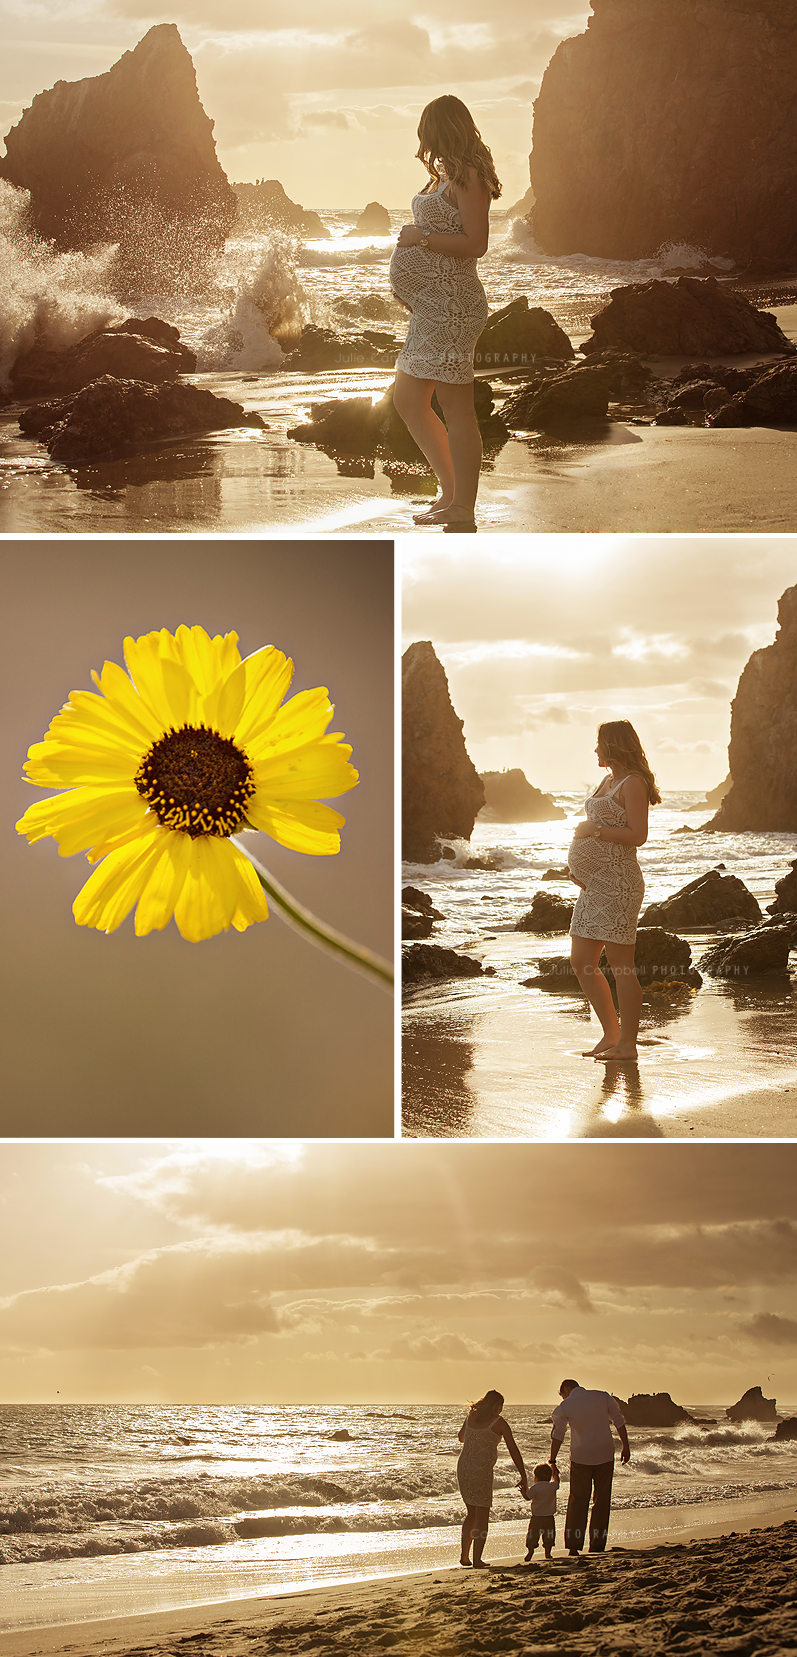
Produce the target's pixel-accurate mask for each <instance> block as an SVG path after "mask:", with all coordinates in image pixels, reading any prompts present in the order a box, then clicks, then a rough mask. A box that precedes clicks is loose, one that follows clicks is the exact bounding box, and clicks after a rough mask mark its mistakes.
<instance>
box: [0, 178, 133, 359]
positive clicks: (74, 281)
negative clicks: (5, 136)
mask: <svg viewBox="0 0 797 1657" xmlns="http://www.w3.org/2000/svg"><path fill="white" fill-rule="evenodd" d="M29 206H30V196H29V193H28V191H27V190H16V189H14V187H13V185H11V184H6V183H5V181H4V180H1V179H0V294H2V300H1V301H0V385H3V386H7V385H8V383H9V374H10V372H11V369H12V368H13V366H14V363H15V362H16V360H17V358H18V357H20V356H22V355H23V353H24V352H26V351H29V350H30V349H31V347H32V346H34V345H40V346H43V347H44V348H45V349H46V350H51V351H57V350H62V349H63V348H64V347H65V346H68V345H72V344H74V342H75V341H76V340H78V339H80V338H81V337H82V335H83V334H88V333H90V332H91V330H92V329H93V328H101V327H103V326H104V324H105V323H107V322H112V321H121V319H122V317H123V315H124V312H123V311H121V310H120V309H119V305H118V302H117V300H116V299H115V298H114V296H113V294H112V293H111V291H110V283H109V271H110V266H111V263H112V261H113V258H114V255H115V252H116V249H115V248H114V247H112V246H108V247H104V248H102V249H101V250H100V251H99V252H97V253H95V254H87V253H56V251H55V249H54V248H53V246H52V244H51V243H50V242H45V241H42V239H41V237H40V236H37V235H36V234H35V232H34V231H33V230H32V229H31V228H30V223H29V218H28V211H29Z"/></svg>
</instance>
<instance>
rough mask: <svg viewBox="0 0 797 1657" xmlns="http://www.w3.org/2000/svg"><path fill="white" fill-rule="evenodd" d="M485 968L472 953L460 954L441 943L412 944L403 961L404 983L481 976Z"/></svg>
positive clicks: (402, 975) (402, 973) (402, 976)
mask: <svg viewBox="0 0 797 1657" xmlns="http://www.w3.org/2000/svg"><path fill="white" fill-rule="evenodd" d="M483 972H484V968H483V967H482V964H481V962H480V961H474V960H473V959H472V957H471V956H470V955H458V954H457V953H456V951H455V950H453V949H443V947H442V945H441V944H411V945H410V948H409V949H405V951H404V954H403V956H402V962H401V978H402V983H403V984H405V985H407V984H417V983H419V982H420V980H421V979H422V978H480V977H481V976H482V974H483Z"/></svg>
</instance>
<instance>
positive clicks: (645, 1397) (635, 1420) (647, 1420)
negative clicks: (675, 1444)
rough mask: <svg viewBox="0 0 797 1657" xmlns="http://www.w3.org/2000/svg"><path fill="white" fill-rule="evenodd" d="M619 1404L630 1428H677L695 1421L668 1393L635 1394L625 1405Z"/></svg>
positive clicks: (620, 1401) (621, 1402) (619, 1400)
mask: <svg viewBox="0 0 797 1657" xmlns="http://www.w3.org/2000/svg"><path fill="white" fill-rule="evenodd" d="M617 1402H618V1403H619V1405H620V1408H621V1410H622V1412H623V1415H624V1416H625V1420H626V1426H628V1427H677V1426H678V1425H679V1423H680V1422H681V1421H695V1420H696V1417H695V1416H694V1415H690V1414H689V1411H688V1410H685V1409H684V1408H683V1407H682V1405H681V1404H674V1403H673V1400H672V1399H671V1397H670V1394H669V1393H668V1392H633V1393H632V1394H631V1397H630V1398H629V1400H628V1403H627V1404H626V1403H624V1402H623V1399H622V1398H619V1399H618V1400H617Z"/></svg>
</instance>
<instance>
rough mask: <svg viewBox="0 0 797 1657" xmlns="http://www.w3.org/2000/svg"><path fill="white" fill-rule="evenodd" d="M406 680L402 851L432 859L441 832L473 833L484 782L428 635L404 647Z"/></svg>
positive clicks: (445, 835) (418, 859)
mask: <svg viewBox="0 0 797 1657" xmlns="http://www.w3.org/2000/svg"><path fill="white" fill-rule="evenodd" d="M401 684H402V799H401V815H402V852H403V856H404V857H405V858H407V859H408V860H409V861H410V862H413V863H433V862H435V861H436V860H437V858H438V857H439V856H440V851H439V847H438V840H439V839H440V838H441V837H442V838H457V839H463V840H469V839H470V836H471V833H472V831H473V825H474V823H475V821H476V814H477V812H478V811H479V810H480V808H481V807H482V805H483V804H484V786H483V784H482V782H481V779H480V778H479V775H478V772H477V771H476V767H475V766H474V764H473V762H472V761H471V759H470V758H469V756H468V753H467V750H466V748H465V739H464V737H463V734H462V725H463V721H462V720H461V719H458V718H457V716H456V714H455V712H454V709H453V708H452V706H451V698H450V696H449V694H448V680H447V678H446V675H445V673H444V671H443V668H442V667H441V665H440V663H439V661H438V660H437V657H436V655H435V653H434V649H433V647H432V645H431V644H430V643H429V642H428V641H422V642H419V643H417V644H411V645H410V647H409V649H408V650H406V651H405V652H404V656H403V658H402V667H401Z"/></svg>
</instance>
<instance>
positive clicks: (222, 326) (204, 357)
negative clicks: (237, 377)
mask: <svg viewBox="0 0 797 1657" xmlns="http://www.w3.org/2000/svg"><path fill="white" fill-rule="evenodd" d="M297 263H298V255H297V246H296V242H295V240H294V239H293V238H291V237H290V236H286V235H285V234H284V233H283V232H282V231H279V230H274V231H272V232H271V233H270V235H269V237H268V239H267V241H266V242H265V245H264V246H261V247H259V248H258V251H257V262H256V264H255V266H254V269H252V268H251V265H250V266H249V267H248V268H245V269H244V270H243V271H241V272H239V274H238V277H237V281H236V284H235V286H234V287H232V288H231V289H228V291H227V295H226V297H225V298H224V299H223V301H222V311H223V315H222V317H221V320H220V321H217V322H215V323H214V324H213V326H212V327H211V328H209V329H208V330H207V331H206V332H205V333H204V334H203V335H202V336H201V338H200V339H199V340H198V342H197V367H198V368H199V369H200V370H209V369H238V370H250V371H251V372H253V373H259V372H261V371H263V370H267V369H278V368H279V367H280V366H281V365H282V363H283V362H284V353H283V349H282V345H284V346H285V348H286V350H290V349H291V348H292V346H293V345H294V344H295V343H296V341H297V339H298V336H299V335H300V333H301V331H302V328H303V327H304V325H305V323H308V322H319V321H320V320H321V318H320V317H319V315H318V314H317V311H318V307H317V305H314V303H313V300H312V299H311V297H310V295H309V294H308V293H307V292H306V290H305V289H304V288H303V287H302V284H301V281H300V279H299V274H298V269H297ZM280 342H282V344H281V343H280Z"/></svg>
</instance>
